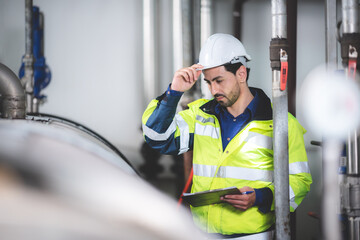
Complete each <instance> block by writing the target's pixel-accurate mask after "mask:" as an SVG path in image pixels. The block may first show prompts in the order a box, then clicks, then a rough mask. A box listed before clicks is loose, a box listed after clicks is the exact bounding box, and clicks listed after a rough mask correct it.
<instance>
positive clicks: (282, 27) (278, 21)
mask: <svg viewBox="0 0 360 240" xmlns="http://www.w3.org/2000/svg"><path fill="white" fill-rule="evenodd" d="M271 15H272V31H271V36H272V38H287V31H286V29H287V21H286V15H287V14H286V1H284V0H271Z"/></svg>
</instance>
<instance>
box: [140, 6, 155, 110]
mask: <svg viewBox="0 0 360 240" xmlns="http://www.w3.org/2000/svg"><path fill="white" fill-rule="evenodd" d="M155 2H156V0H143V35H144V36H143V51H144V58H143V61H144V72H143V81H144V82H143V83H144V90H143V91H144V106H146V105H147V104H148V103H149V102H150V101H151V99H153V97H154V96H156V88H157V80H156V79H157V77H156V62H157V61H156V54H155V49H156V45H155V42H156V41H155V40H156V35H155V33H156V29H155V26H156V24H155V17H156V10H155Z"/></svg>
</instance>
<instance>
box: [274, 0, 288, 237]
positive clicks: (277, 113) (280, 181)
mask: <svg viewBox="0 0 360 240" xmlns="http://www.w3.org/2000/svg"><path fill="white" fill-rule="evenodd" d="M271 14H272V40H271V43H270V60H271V68H272V102H273V121H274V134H273V136H274V144H273V145H274V146H273V148H274V184H275V217H276V220H275V231H276V239H279V240H280V239H281V240H290V238H291V231H290V203H289V146H288V94H287V89H286V88H285V89H284V90H281V89H280V77H281V75H280V69H281V68H280V67H281V61H280V60H281V59H280V52H283V51H284V52H285V53H286V52H287V49H288V43H287V39H286V37H287V23H286V16H287V14H286V1H285V0H272V1H271Z"/></svg>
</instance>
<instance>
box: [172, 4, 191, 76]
mask: <svg viewBox="0 0 360 240" xmlns="http://www.w3.org/2000/svg"><path fill="white" fill-rule="evenodd" d="M191 10H192V7H191V1H190V0H174V1H173V41H174V71H177V70H178V69H180V68H183V67H185V66H190V65H192V64H193V57H192V56H193V39H192V31H191V29H192V26H191V22H192V21H191V20H192V11H191Z"/></svg>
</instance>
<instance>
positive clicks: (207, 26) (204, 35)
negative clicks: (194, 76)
mask: <svg viewBox="0 0 360 240" xmlns="http://www.w3.org/2000/svg"><path fill="white" fill-rule="evenodd" d="M212 15H213V13H212V0H201V7H200V27H201V35H200V42H201V45H202V44H204V42H205V41H206V39H208V38H209V37H210V35H211V34H212ZM200 84H201V85H200V86H201V95H202V97H203V98H207V99H210V98H211V97H212V95H211V93H210V91H209V88H208V86H207V85H206V84H205V82H204V81H203V76H201V82H200Z"/></svg>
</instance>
